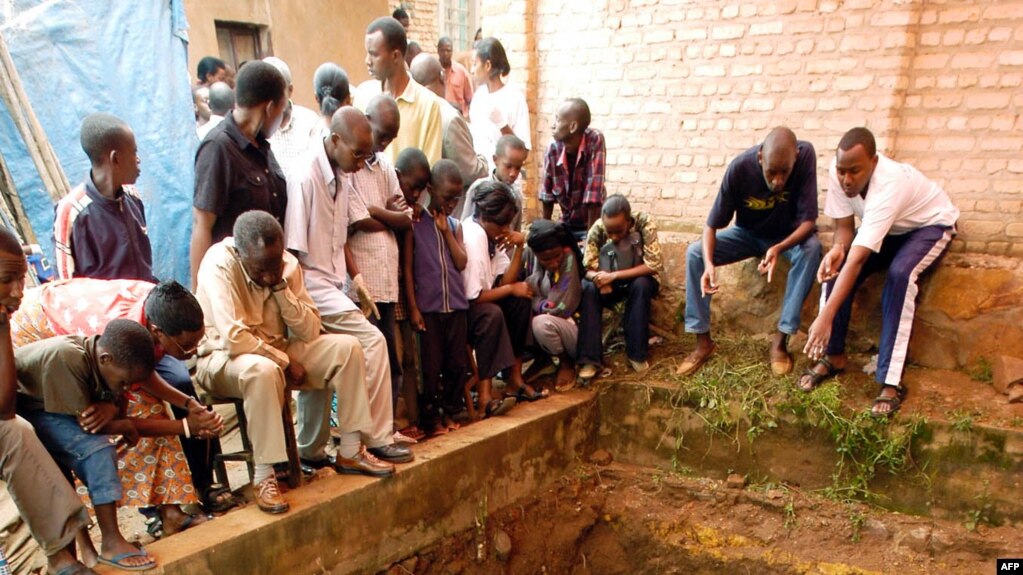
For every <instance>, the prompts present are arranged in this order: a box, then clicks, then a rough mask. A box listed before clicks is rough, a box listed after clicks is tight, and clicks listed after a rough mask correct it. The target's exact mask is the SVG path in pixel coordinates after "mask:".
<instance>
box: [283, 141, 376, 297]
mask: <svg viewBox="0 0 1023 575" xmlns="http://www.w3.org/2000/svg"><path fill="white" fill-rule="evenodd" d="M296 167H297V169H296V171H295V177H294V178H289V179H288V210H287V212H286V214H285V216H284V238H285V241H284V245H285V247H287V248H288V249H289V250H292V251H294V252H296V253H297V254H298V262H299V264H300V265H301V266H302V271H303V272H304V275H305V287H306V291H308V292H309V297H311V298H312V300H313V303H315V304H316V307H317V308H318V309H319V310H320V313H321V314H322V315H335V314H339V313H343V312H347V311H353V310H355V309H358V308H356V306H355V304H354V303H352V300H351V299H349V298H348V296H346V295H345V293H344V286H345V277H346V276H347V274H348V270H347V268H346V267H345V250H344V247H345V242H346V241H348V197H349V194H351V193H352V192H351V189H350V188H351V185H350V184H349V183H348V178H345V177H341V176H342V175H341V174H339V173H337V171H335V170H334V169H333V168H332V167H331V166H330V161H329V160H328V159H327V152H326V150H324V148H323V144H322V143H321V144H320V145H319V146H314V147H312V148H310V150H309V154H308V155H307V156H306V158H305V159H304V160H303V161H302V162H301V163H296Z"/></svg>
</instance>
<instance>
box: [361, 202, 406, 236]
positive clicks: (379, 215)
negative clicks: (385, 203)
mask: <svg viewBox="0 0 1023 575" xmlns="http://www.w3.org/2000/svg"><path fill="white" fill-rule="evenodd" d="M369 215H370V216H372V217H373V220H375V221H377V222H380V223H381V224H383V225H384V226H386V228H385V229H390V230H394V231H396V232H401V231H405V230H407V229H409V228H411V227H412V218H410V217H409V216H408V214H406V213H405V212H404V211H397V210H389V209H387V208H380V207H377V206H370V207H369Z"/></svg>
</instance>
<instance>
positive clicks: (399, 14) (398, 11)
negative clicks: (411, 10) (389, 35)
mask: <svg viewBox="0 0 1023 575" xmlns="http://www.w3.org/2000/svg"><path fill="white" fill-rule="evenodd" d="M391 18H394V19H395V20H401V19H402V18H409V15H408V12H406V11H405V9H404V8H395V9H394V12H391Z"/></svg>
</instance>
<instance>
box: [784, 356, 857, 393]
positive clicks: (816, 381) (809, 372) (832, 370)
mask: <svg viewBox="0 0 1023 575" xmlns="http://www.w3.org/2000/svg"><path fill="white" fill-rule="evenodd" d="M818 365H823V366H824V367H826V368H827V369H828V371H827V373H817V372H816V371H814V369H813V368H814V367H817V366H818ZM843 371H845V368H842V369H839V368H837V367H835V366H834V364H832V363H831V362H830V361H828V358H826V357H822V358H820V359H818V360H817V361H816V362H815V363H814V364H813V365H812V366H811V367H808V368H806V371H804V372H803V375H800V376H799V379H798V380H796V387H798V388H799V389H800V390H801V391H803V392H805V393H810V392H811V391H813V390H815V389H817V388H818V387H820V385H821V384H822V383H824V381H825V380H828V379H831V378H832V377H835V376H836V375H838V374H840V373H842V372H843ZM806 376H810V385H809V387H807V386H804V385H803V378H804V377H806Z"/></svg>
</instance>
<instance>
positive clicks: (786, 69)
mask: <svg viewBox="0 0 1023 575" xmlns="http://www.w3.org/2000/svg"><path fill="white" fill-rule="evenodd" d="M482 17H483V27H484V34H485V35H494V36H497V37H498V38H500V39H501V40H502V42H504V44H505V47H506V48H507V49H508V51H509V53H510V57H511V60H512V67H513V69H514V70H513V72H512V79H513V80H515V81H519V82H525V83H527V99H528V100H529V103H530V107H531V110H532V111H533V124H534V130H535V131H534V138H533V140H534V144H535V149H536V150H537V151H538V152H539V151H541V150H543V149H544V147H545V146H546V145H547V144H548V143H549V142H550V128H551V121H552V118H553V115H554V112H555V109H556V106H557V104H558V103H559V102H560V101H561V100H563V99H564V98H567V97H572V96H580V97H583V98H585V99H586V100H587V101H588V102H589V104H590V106H591V109H592V111H593V118H594V120H593V126H594V127H596V128H599V129H601V130H603V131H604V133H605V135H606V137H607V145H608V156H607V160H608V172H607V176H608V191H609V192H622V193H625V194H626V195H628V196H629V197H630V198H631V199H632V200H633V202H634V204H635V205H636V206H637V207H638V208H639V209H642V210H648V211H651V212H652V213H654V214H656V216H657V217H658V220H659V221H660V222H661V226H662V228H664V229H665V230H669V231H677V232H695V231H697V230H698V229H699V228H700V227H701V226H702V224H703V221H704V217H705V216H706V213H707V211H708V209H709V207H710V204H711V202H712V201H713V198H714V195H715V194H716V192H717V187H718V184H719V182H720V177H721V175H722V173H723V172H724V168H725V166H726V165H727V163H728V162H729V161H730V160H731V159H732V158H733V157H734V156H735V155H736V154H738V153H739V152H740V151H742V150H743V149H745V148H747V147H749V146H752V145H754V144H756V143H757V142H759V141H760V140H761V139H762V138H763V136H764V135H765V134H766V132H767V130H768V129H769V128H770V127H772V126H775V125H780V124H784V125H787V126H790V127H791V128H793V129H794V130H795V131H796V134H797V135H798V136H799V137H800V138H802V139H807V140H810V141H811V142H813V144H814V145H815V146H816V148H817V152H818V167H819V171H820V178H819V182H820V185H821V188H822V192H823V188H824V187H825V186H826V181H827V180H826V167H827V166H828V164H829V163H830V161H831V159H832V157H833V150H834V148H835V146H836V144H837V142H838V139H839V138H840V137H841V135H842V133H843V132H844V131H845V130H847V129H848V128H851V127H853V126H857V125H866V126H868V127H869V128H870V129H871V130H873V131H874V133H875V135H876V136H877V137H878V140H879V145H880V148H881V149H882V150H883V151H884V152H885V153H887V154H889V155H891V156H893V157H895V158H896V159H899V160H902V161H908V162H911V163H913V164H915V165H917V166H918V167H919V168H920V169H921V170H923V171H924V173H926V174H927V175H929V176H930V177H932V178H934V179H935V180H938V181H939V182H941V183H942V185H944V187H945V189H946V190H948V191H949V193H950V194H951V195H952V197H953V198H954V200H955V202H956V203H957V204H958V205H959V206H960V208H961V209H962V211H963V216H962V219H961V231H962V233H961V235H960V241H957V242H956V243H955V249H957V250H968V251H971V252H986V253H994V254H1005V253H1008V254H1013V255H1019V254H1023V223H1021V222H1023V218H1021V216H1020V211H1021V207H1023V185H1021V184H1020V180H1021V174H1023V120H1021V119H1020V110H1021V109H1023V91H1021V90H1020V82H1021V76H1023V0H989V1H986V2H970V1H964V0H883V1H875V0H747V1H746V2H741V3H740V2H730V1H720V0H688V1H683V0H592V1H589V2H563V1H560V0H483V6H482ZM539 155H540V154H539V153H537V154H533V155H532V156H533V158H532V160H533V161H534V162H535V161H536V157H537V156H539ZM533 173H534V177H533V178H531V180H534V179H535V173H536V172H535V171H534V172H533ZM530 192H531V193H532V194H535V181H534V182H531V185H530V186H528V187H527V193H530ZM821 199H822V202H823V193H822V194H821ZM530 205H531V206H532V207H533V208H535V202H533V203H531V204H530ZM822 207H823V203H822ZM821 222H822V223H827V222H825V218H821Z"/></svg>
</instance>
